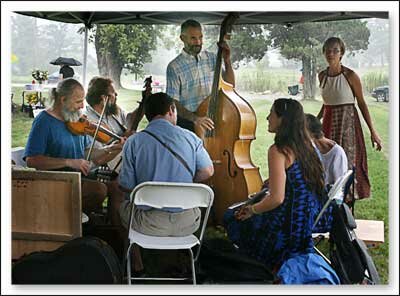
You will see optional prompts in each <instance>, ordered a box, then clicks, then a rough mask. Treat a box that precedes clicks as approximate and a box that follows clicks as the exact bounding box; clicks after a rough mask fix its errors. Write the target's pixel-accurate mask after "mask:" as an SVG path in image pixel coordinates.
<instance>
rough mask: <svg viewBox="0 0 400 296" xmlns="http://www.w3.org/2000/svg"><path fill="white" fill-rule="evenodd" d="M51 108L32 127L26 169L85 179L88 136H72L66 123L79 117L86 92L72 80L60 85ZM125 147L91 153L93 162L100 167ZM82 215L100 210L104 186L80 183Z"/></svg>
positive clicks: (97, 150)
mask: <svg viewBox="0 0 400 296" xmlns="http://www.w3.org/2000/svg"><path fill="white" fill-rule="evenodd" d="M50 98H51V104H50V106H49V107H48V108H47V109H46V110H44V111H43V112H40V113H39V115H38V116H36V117H35V119H34V120H33V123H32V129H31V131H30V133H29V137H28V142H27V144H26V147H25V152H24V159H25V160H26V163H27V166H28V167H32V168H36V169H38V170H74V171H80V172H81V173H82V174H83V175H84V176H86V175H88V173H89V170H90V162H89V161H88V160H86V159H85V152H87V151H88V150H89V148H90V144H91V140H90V138H89V136H87V135H74V134H73V133H71V132H70V130H69V129H68V128H67V124H68V122H75V121H78V119H79V118H80V116H81V110H80V109H82V108H83V102H84V98H85V91H84V88H83V86H82V85H81V84H80V83H79V82H78V81H77V80H75V79H73V78H67V79H64V80H62V81H60V82H59V83H58V84H57V87H56V88H53V89H52V90H51V94H50ZM123 143H124V139H122V141H121V142H119V143H112V144H110V145H107V146H105V147H102V148H101V149H93V150H92V153H93V154H92V157H91V159H92V161H93V162H94V163H95V164H100V163H102V162H105V161H109V160H110V153H113V151H114V150H121V147H122V145H123ZM81 181H82V182H81V186H82V187H81V190H82V211H83V212H85V213H88V214H90V213H91V212H93V211H98V210H101V208H102V203H103V201H104V199H105V197H106V194H107V188H106V186H105V185H104V184H103V183H100V182H98V181H95V180H88V179H85V178H84V177H83V178H82V179H81Z"/></svg>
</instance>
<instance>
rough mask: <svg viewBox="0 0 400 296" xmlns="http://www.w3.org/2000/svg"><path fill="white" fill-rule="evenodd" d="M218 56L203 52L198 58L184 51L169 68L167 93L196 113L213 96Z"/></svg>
mask: <svg viewBox="0 0 400 296" xmlns="http://www.w3.org/2000/svg"><path fill="white" fill-rule="evenodd" d="M216 58H217V57H216V55H215V54H214V53H211V52H208V51H202V52H200V54H199V55H197V59H198V60H197V59H196V57H194V56H192V55H190V54H188V53H186V52H185V51H184V50H182V53H181V54H179V55H178V56H177V57H176V58H175V59H174V60H172V61H171V62H170V63H169V64H168V67H167V89H166V93H167V94H168V95H169V96H171V97H172V98H174V99H175V100H177V101H179V102H180V103H181V104H182V106H183V107H185V108H186V109H188V110H189V111H192V112H194V111H196V109H197V107H198V106H199V105H200V103H201V102H202V101H203V100H204V99H205V98H206V97H207V96H209V95H210V94H211V88H212V83H213V78H214V70H215V62H216Z"/></svg>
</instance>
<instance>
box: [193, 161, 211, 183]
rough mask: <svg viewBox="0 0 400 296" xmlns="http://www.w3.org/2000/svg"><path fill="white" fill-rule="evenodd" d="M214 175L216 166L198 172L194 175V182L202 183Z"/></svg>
mask: <svg viewBox="0 0 400 296" xmlns="http://www.w3.org/2000/svg"><path fill="white" fill-rule="evenodd" d="M212 175H214V166H212V165H211V166H209V167H205V168H202V169H199V170H197V171H196V174H195V175H194V178H193V181H194V182H202V181H205V180H207V179H208V178H210V177H211V176H212Z"/></svg>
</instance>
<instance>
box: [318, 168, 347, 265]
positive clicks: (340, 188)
mask: <svg viewBox="0 0 400 296" xmlns="http://www.w3.org/2000/svg"><path fill="white" fill-rule="evenodd" d="M352 174H353V170H348V171H347V172H346V173H344V174H343V175H342V176H341V177H339V178H338V179H337V180H336V182H335V183H334V184H333V186H332V187H331V189H330V190H329V192H328V200H327V201H326V202H325V204H324V206H323V207H322V209H321V211H320V212H319V214H318V216H317V218H316V219H315V221H314V224H313V229H314V227H315V226H316V225H317V223H318V221H319V220H320V219H321V217H322V215H323V214H324V212H325V210H326V209H327V208H328V207H329V205H330V204H331V202H332V201H334V200H335V201H336V202H337V203H339V204H340V203H342V202H343V199H344V197H345V196H344V194H345V186H346V184H347V181H348V180H349V179H350V177H351V176H352ZM312 237H313V238H314V239H315V238H318V237H322V238H323V237H324V235H323V234H321V233H313V234H312ZM314 250H315V251H316V252H317V253H318V254H319V255H321V256H322V257H323V258H324V259H325V260H326V261H327V262H328V263H329V264H330V260H329V259H328V258H326V256H325V255H324V254H322V252H321V251H320V250H318V248H317V247H316V245H315V246H314Z"/></svg>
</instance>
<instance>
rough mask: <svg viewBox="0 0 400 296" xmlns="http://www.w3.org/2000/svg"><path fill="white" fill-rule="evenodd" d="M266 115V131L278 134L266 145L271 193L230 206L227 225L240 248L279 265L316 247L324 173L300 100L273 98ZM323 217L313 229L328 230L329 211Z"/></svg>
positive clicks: (270, 263) (271, 266)
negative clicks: (314, 236)
mask: <svg viewBox="0 0 400 296" xmlns="http://www.w3.org/2000/svg"><path fill="white" fill-rule="evenodd" d="M267 120H268V131H269V132H271V133H275V134H276V135H275V139H274V144H273V145H272V146H271V147H270V148H269V150H268V167H269V192H268V193H267V194H266V196H265V197H264V198H263V199H262V200H261V201H260V202H258V203H255V204H253V205H251V206H245V207H242V208H240V209H239V210H227V212H226V213H225V215H224V226H225V228H226V230H227V232H228V236H229V238H230V240H231V241H232V242H233V243H235V244H236V245H237V246H238V247H239V250H240V251H241V252H244V253H245V254H247V255H249V256H250V257H253V258H255V259H257V260H258V261H260V262H262V263H264V264H265V265H266V266H267V267H269V268H271V269H275V268H278V267H279V265H280V264H281V263H282V262H283V261H284V260H286V259H288V258H290V257H291V256H293V255H297V254H302V253H307V252H312V251H313V241H312V237H311V234H312V225H313V223H314V220H315V218H316V217H317V215H318V214H319V211H320V210H321V208H322V206H323V202H324V201H323V198H322V197H323V196H325V195H324V173H323V167H322V164H321V161H320V158H319V156H318V154H317V152H316V150H315V148H314V146H313V144H312V142H311V139H310V136H309V134H308V132H307V129H306V125H305V115H304V112H303V107H302V106H301V104H300V103H299V102H297V101H296V100H292V99H277V100H275V101H274V103H273V105H272V107H271V111H270V114H269V115H268V117H267ZM324 219H325V220H321V221H320V223H318V226H317V227H316V229H314V231H320V230H324V231H327V230H329V228H326V227H325V226H327V225H329V224H330V222H331V221H330V220H331V218H330V215H329V214H328V215H324Z"/></svg>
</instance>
